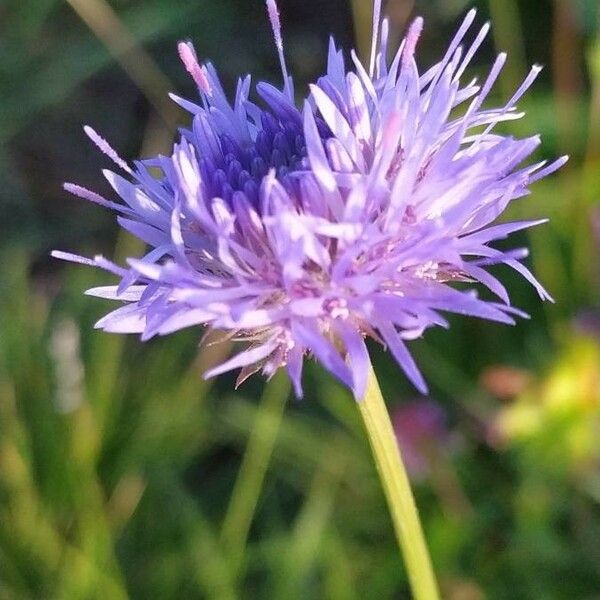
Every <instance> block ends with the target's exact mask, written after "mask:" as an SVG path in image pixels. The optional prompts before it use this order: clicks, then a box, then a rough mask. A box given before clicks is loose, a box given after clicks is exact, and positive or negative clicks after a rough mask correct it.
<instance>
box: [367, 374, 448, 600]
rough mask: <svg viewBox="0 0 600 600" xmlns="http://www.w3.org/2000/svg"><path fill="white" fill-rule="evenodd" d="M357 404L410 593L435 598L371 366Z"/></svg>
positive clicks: (425, 599)
mask: <svg viewBox="0 0 600 600" xmlns="http://www.w3.org/2000/svg"><path fill="white" fill-rule="evenodd" d="M357 404H358V409H359V411H360V414H361V416H362V418H363V422H364V424H365V428H366V430H367V435H368V437H369V443H370V444H371V449H372V451H373V457H374V459H375V464H376V466H377V470H378V472H379V477H380V480H381V484H382V486H383V490H384V492H385V496H386V498H387V502H388V507H389V509H390V513H391V517H392V521H393V524H394V530H395V532H396V538H397V539H398V544H399V546H400V549H401V551H402V555H403V557H404V562H405V564H406V570H407V572H408V578H409V581H410V586H411V589H412V592H413V597H414V598H415V600H438V599H439V592H438V588H437V583H436V579H435V575H434V573H433V568H432V566H431V559H430V558H429V552H428V550H427V545H426V543H425V537H424V535H423V529H422V527H421V522H420V521H419V514H418V512H417V507H416V505H415V500H414V497H413V494H412V491H411V488H410V483H409V481H408V475H407V473H406V469H405V467H404V464H403V462H402V457H401V455H400V450H399V448H398V443H397V441H396V436H395V434H394V429H393V427H392V424H391V422H390V417H389V414H388V412H387V408H386V405H385V402H384V400H383V397H382V395H381V390H380V388H379V384H378V383H377V378H376V376H375V373H374V371H373V369H372V368H371V369H370V373H369V383H368V386H367V393H366V394H365V397H364V399H363V400H362V401H359V402H358V403H357Z"/></svg>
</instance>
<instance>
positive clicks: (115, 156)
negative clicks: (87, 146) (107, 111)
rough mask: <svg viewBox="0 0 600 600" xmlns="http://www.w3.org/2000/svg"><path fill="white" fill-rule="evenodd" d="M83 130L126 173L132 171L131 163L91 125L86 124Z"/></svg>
mask: <svg viewBox="0 0 600 600" xmlns="http://www.w3.org/2000/svg"><path fill="white" fill-rule="evenodd" d="M83 130H84V131H85V133H86V135H87V136H88V137H89V138H90V140H92V142H94V144H96V146H98V148H100V151H101V152H103V153H104V154H106V156H108V157H109V158H110V159H111V160H112V161H113V162H114V163H115V164H116V165H118V166H119V167H121V169H123V171H125V172H126V173H131V169H130V168H129V165H128V164H127V163H126V162H125V161H124V160H123V159H122V158H121V157H120V156H119V155H118V154H117V152H116V150H115V149H114V148H113V147H112V146H111V145H110V144H109V143H108V142H107V141H106V140H105V139H104V138H103V137H102V136H100V135H98V134H97V133H96V132H95V131H94V130H93V129H92V128H91V127H90V126H89V125H84V127H83Z"/></svg>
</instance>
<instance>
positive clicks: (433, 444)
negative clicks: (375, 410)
mask: <svg viewBox="0 0 600 600" xmlns="http://www.w3.org/2000/svg"><path fill="white" fill-rule="evenodd" d="M391 420H392V424H393V427H394V433H395V434H396V438H397V440H398V444H399V446H400V449H401V451H402V457H403V458H404V464H405V465H406V469H407V471H408V472H409V474H410V476H411V478H414V479H415V480H418V479H424V478H426V477H427V476H428V475H429V474H430V471H431V467H432V465H433V464H434V463H435V462H436V460H437V459H439V458H440V456H441V455H443V454H444V451H445V450H446V449H448V447H449V445H450V431H449V429H448V425H447V423H446V414H445V413H444V411H443V409H442V407H441V406H440V405H439V404H437V403H436V402H434V401H433V400H431V399H429V398H419V399H418V400H413V401H411V402H407V403H405V404H402V405H400V406H398V407H396V408H395V409H394V410H393V411H392V414H391Z"/></svg>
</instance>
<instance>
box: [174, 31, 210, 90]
mask: <svg viewBox="0 0 600 600" xmlns="http://www.w3.org/2000/svg"><path fill="white" fill-rule="evenodd" d="M177 50H178V51H179V58H181V62H182V63H183V65H184V66H185V70H186V71H187V72H188V73H189V74H190V75H191V76H192V79H193V80H194V81H195V82H196V85H197V86H198V87H199V88H200V90H201V91H202V92H204V93H205V94H206V95H207V96H210V95H211V87H210V83H209V81H208V76H207V74H206V67H205V66H203V65H200V63H199V62H198V58H197V57H196V52H195V50H194V46H193V45H192V43H191V42H179V44H177Z"/></svg>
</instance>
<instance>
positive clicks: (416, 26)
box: [402, 17, 423, 67]
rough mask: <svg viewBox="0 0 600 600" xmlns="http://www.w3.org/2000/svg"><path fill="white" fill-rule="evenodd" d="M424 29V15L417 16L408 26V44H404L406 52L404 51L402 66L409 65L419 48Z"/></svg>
mask: <svg viewBox="0 0 600 600" xmlns="http://www.w3.org/2000/svg"><path fill="white" fill-rule="evenodd" d="M422 31H423V17H417V18H416V19H415V20H414V21H413V22H412V23H411V25H410V27H409V28H408V33H407V34H406V44H405V45H404V52H403V53H402V66H403V67H407V66H408V65H409V64H410V61H411V60H412V57H413V56H414V54H415V49H416V48H417V42H418V41H419V38H420V37H421V32H422Z"/></svg>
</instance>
